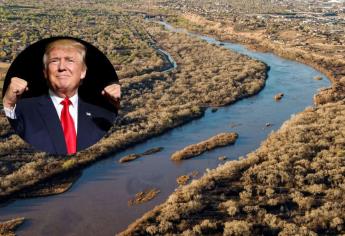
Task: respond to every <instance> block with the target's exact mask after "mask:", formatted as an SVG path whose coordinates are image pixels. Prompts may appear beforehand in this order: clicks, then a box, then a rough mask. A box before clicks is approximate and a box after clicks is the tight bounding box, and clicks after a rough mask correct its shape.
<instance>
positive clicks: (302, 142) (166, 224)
mask: <svg viewBox="0 0 345 236" xmlns="http://www.w3.org/2000/svg"><path fill="white" fill-rule="evenodd" d="M344 117H345V102H344V101H340V102H337V103H329V104H325V105H320V106H318V107H316V108H307V109H306V110H305V111H303V112H301V113H299V114H298V115H296V116H294V117H293V118H291V119H290V120H289V121H287V122H286V123H284V125H283V126H282V127H281V128H280V129H279V130H278V131H277V132H275V133H273V134H271V135H270V136H269V137H268V138H267V140H266V141H265V142H263V143H262V145H261V146H260V147H259V148H258V149H257V150H256V151H254V152H252V153H250V154H248V155H247V156H246V157H245V158H240V160H238V161H229V162H227V163H226V164H224V165H222V166H220V167H218V168H217V169H214V170H211V171H209V173H206V174H205V175H204V176H203V177H201V178H200V179H198V180H194V181H193V182H192V183H191V184H189V185H187V186H185V187H182V188H180V189H178V190H177V191H176V192H174V193H173V194H171V195H170V197H169V198H168V200H167V201H166V202H165V203H163V204H162V205H160V206H157V207H156V208H155V209H153V210H152V211H150V212H148V213H146V214H145V215H144V216H143V217H142V218H140V219H139V220H137V221H136V222H134V223H133V224H132V225H130V226H129V227H128V229H127V230H126V231H124V232H123V233H121V234H120V235H155V234H160V235H165V234H179V235H206V234H222V233H223V234H226V235H233V234H234V233H235V232H237V234H249V235H267V234H278V233H280V234H283V235H297V234H299V235H318V234H325V235H330V234H343V233H344V232H345V228H344V227H343V225H344V224H343V223H344V219H345V214H344V212H345V203H344V202H345V201H344V200H345V199H344V196H345V192H344V188H343V186H344V183H345V177H344V176H345V172H344V171H345V168H344V163H345V162H344V160H345V159H344V158H345V154H344V151H343V150H344V148H345V142H344V140H345V129H344V127H343V125H342V124H343V122H345V118H344Z"/></svg>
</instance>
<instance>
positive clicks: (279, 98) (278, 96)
mask: <svg viewBox="0 0 345 236" xmlns="http://www.w3.org/2000/svg"><path fill="white" fill-rule="evenodd" d="M283 97H284V93H278V94H276V95H275V96H274V99H275V100H276V101H279V100H281V99H282V98H283Z"/></svg>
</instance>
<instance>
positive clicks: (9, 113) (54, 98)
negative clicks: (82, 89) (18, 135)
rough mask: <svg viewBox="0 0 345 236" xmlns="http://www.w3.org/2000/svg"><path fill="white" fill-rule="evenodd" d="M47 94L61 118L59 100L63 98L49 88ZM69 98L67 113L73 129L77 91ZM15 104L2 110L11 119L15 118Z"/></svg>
mask: <svg viewBox="0 0 345 236" xmlns="http://www.w3.org/2000/svg"><path fill="white" fill-rule="evenodd" d="M49 96H50V98H51V99H52V102H53V104H54V107H55V110H56V112H57V114H58V116H59V119H60V118H61V111H62V108H63V105H62V104H61V102H62V101H63V100H64V98H60V97H59V96H57V95H56V94H55V93H54V92H53V91H52V90H50V89H49ZM69 100H70V101H71V103H72V104H71V105H70V106H69V113H70V114H71V116H72V118H73V122H74V127H75V131H76V132H77V130H78V93H76V94H75V95H74V96H72V97H70V98H69ZM15 109H16V106H14V108H12V109H11V108H8V107H4V111H5V114H6V116H7V117H9V118H11V119H16V118H17V117H16V113H15ZM60 120H61V119H60Z"/></svg>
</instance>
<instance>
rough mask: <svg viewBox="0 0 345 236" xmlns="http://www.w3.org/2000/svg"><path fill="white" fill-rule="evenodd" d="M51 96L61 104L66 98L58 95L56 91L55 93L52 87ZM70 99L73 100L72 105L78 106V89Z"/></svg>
mask: <svg viewBox="0 0 345 236" xmlns="http://www.w3.org/2000/svg"><path fill="white" fill-rule="evenodd" d="M49 96H50V97H51V98H52V100H54V101H55V103H56V104H61V102H62V101H63V100H64V98H61V97H59V96H58V95H56V93H54V92H53V91H52V90H51V89H49ZM69 100H70V101H71V103H72V106H73V107H76V106H77V104H78V91H77V92H76V93H75V94H74V95H73V96H72V97H70V98H69Z"/></svg>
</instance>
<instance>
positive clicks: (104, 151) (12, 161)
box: [0, 2, 267, 200]
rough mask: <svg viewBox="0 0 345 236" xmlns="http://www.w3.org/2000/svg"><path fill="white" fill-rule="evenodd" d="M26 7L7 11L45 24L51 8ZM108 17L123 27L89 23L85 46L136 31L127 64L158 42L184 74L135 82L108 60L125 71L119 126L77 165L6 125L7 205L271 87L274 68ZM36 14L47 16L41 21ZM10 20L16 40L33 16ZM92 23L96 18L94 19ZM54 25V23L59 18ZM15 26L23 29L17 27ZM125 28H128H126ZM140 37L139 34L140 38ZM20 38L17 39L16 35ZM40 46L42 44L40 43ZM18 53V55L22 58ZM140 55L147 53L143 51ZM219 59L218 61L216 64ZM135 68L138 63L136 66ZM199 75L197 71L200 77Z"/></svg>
mask: <svg viewBox="0 0 345 236" xmlns="http://www.w3.org/2000/svg"><path fill="white" fill-rule="evenodd" d="M18 4H19V3H18ZM20 4H23V5H20ZM20 4H19V5H15V6H13V5H10V4H9V5H4V6H2V9H3V11H5V12H7V11H9V12H11V11H15V10H17V9H18V8H23V7H24V8H27V9H33V10H32V11H33V12H31V11H27V12H25V14H29V16H30V14H34V15H35V16H36V15H39V16H42V17H43V18H44V17H45V16H46V14H48V13H46V12H48V10H47V9H48V8H45V7H44V6H39V5H38V6H36V5H35V6H32V7H29V6H30V3H25V4H24V3H20ZM51 4H55V3H54V2H53V3H51ZM28 5H29V6H28ZM46 7H47V6H46ZM73 7H80V9H79V11H78V12H79V13H78V14H77V15H75V16H74V17H76V19H78V17H81V16H79V14H82V13H80V12H86V13H88V12H89V11H88V8H86V6H83V4H81V5H78V4H77V5H76V6H73ZM95 7H97V5H95ZM85 8H86V9H85ZM101 10H102V14H101V16H102V15H105V16H106V17H108V18H111V19H113V16H114V14H115V15H117V14H119V15H120V16H119V17H117V18H119V19H121V20H119V19H118V21H116V22H117V24H119V27H116V25H114V24H113V23H111V24H110V23H109V25H107V27H106V26H104V25H103V24H95V23H90V22H88V23H87V24H85V27H84V29H83V30H84V31H85V32H84V33H83V34H84V35H85V36H84V37H85V40H89V42H91V43H94V44H95V45H97V46H99V43H100V42H98V41H95V40H94V39H92V38H88V36H87V35H90V36H89V37H93V36H94V35H95V33H94V31H95V30H102V29H103V30H109V31H112V30H111V29H109V27H114V28H116V30H117V31H112V32H118V34H119V35H121V37H123V35H124V34H125V32H127V31H128V30H129V28H130V29H131V32H132V34H130V36H128V37H134V39H133V40H130V42H129V43H130V44H131V45H132V46H131V47H132V48H133V49H131V50H129V51H130V53H128V54H125V55H122V58H124V59H123V60H124V61H126V60H129V61H131V60H130V59H129V58H130V57H132V54H131V53H135V52H133V51H136V50H137V48H138V47H139V46H140V45H150V44H152V42H154V43H155V46H157V47H160V48H162V49H164V50H165V51H168V52H169V53H170V54H171V56H172V57H173V58H174V60H175V61H176V63H177V65H178V67H177V68H176V69H174V70H173V71H171V72H169V73H164V72H159V70H158V71H151V72H150V70H147V68H148V67H149V66H146V67H145V66H143V65H141V66H143V67H144V68H143V69H140V67H135V68H136V69H137V71H136V72H135V73H136V74H135V75H134V76H132V72H130V73H129V72H128V71H132V70H128V68H131V67H133V64H132V63H133V61H131V62H128V64H127V63H123V64H122V63H121V62H119V61H116V60H115V59H114V58H116V57H115V56H120V55H118V54H117V51H114V53H115V54H114V55H115V56H114V57H113V56H111V55H109V58H110V59H111V61H112V63H114V67H115V68H119V66H121V68H122V69H120V70H119V77H120V83H121V84H122V94H123V99H122V101H121V107H122V109H121V110H120V114H119V119H118V122H117V124H116V125H115V126H114V127H113V129H112V130H111V132H109V134H108V135H107V137H105V138H104V139H103V140H101V142H99V143H98V144H97V145H94V146H93V147H91V148H89V149H87V150H85V151H82V152H80V153H78V154H77V155H76V158H66V157H63V156H50V155H48V154H46V153H43V152H37V151H35V150H33V149H32V148H31V147H29V146H28V145H27V144H25V142H23V141H22V140H21V139H20V138H19V137H18V136H17V135H15V134H14V133H13V132H12V131H11V129H10V126H9V124H8V122H7V120H6V118H5V117H1V123H0V125H1V127H2V129H1V142H0V155H1V158H0V162H1V170H0V171H1V172H0V189H1V192H0V195H1V199H2V200H5V199H7V198H8V197H13V196H15V195H16V194H20V192H21V191H22V190H23V189H24V190H23V191H27V189H26V188H27V187H29V188H30V187H32V186H34V185H35V184H38V183H39V182H41V181H44V180H46V179H48V178H50V177H52V176H54V175H57V174H61V173H65V172H66V173H70V172H71V171H72V170H73V169H76V168H80V167H83V166H85V165H87V164H89V163H92V162H93V161H95V160H97V159H100V158H104V157H106V156H108V155H111V153H114V152H116V151H117V150H121V149H123V148H125V147H128V146H130V145H131V144H133V143H137V142H140V141H143V140H145V139H147V138H149V137H152V136H155V135H158V134H161V133H162V132H164V131H165V130H168V129H171V128H173V127H176V126H178V125H181V124H183V123H186V122H188V121H189V120H191V119H193V118H196V117H200V116H202V115H203V111H204V109H205V107H207V106H222V105H226V104H230V103H233V102H235V101H236V100H238V99H241V98H244V97H246V96H249V95H252V94H255V93H257V92H259V91H260V89H261V88H262V87H263V86H264V83H265V79H266V70H267V68H266V66H265V64H263V63H261V62H258V61H255V60H252V59H250V58H248V57H246V56H242V55H239V54H236V53H232V52H230V51H228V50H225V49H222V48H220V47H217V46H215V45H209V44H207V43H205V42H202V41H200V40H197V39H192V38H190V37H188V36H187V35H185V34H175V33H170V32H168V31H165V30H163V29H162V27H160V26H159V25H158V24H155V23H149V22H146V21H145V20H144V17H143V16H142V15H139V16H138V15H137V14H132V13H130V12H129V13H126V12H124V13H119V12H115V13H114V11H115V10H116V9H115V8H114V9H113V8H111V9H110V10H109V11H105V10H104V9H103V8H102V9H100V11H101ZM37 11H38V12H41V13H39V14H38V13H37ZM70 11H71V9H69V8H67V9H66V12H70ZM73 11H76V9H75V8H73ZM30 12H31V13H30ZM42 12H43V13H42ZM76 12H77V11H76ZM86 13H85V14H86ZM49 14H52V15H54V11H49ZM56 14H62V12H61V11H59V12H58V13H56ZM66 14H67V13H66ZM93 14H95V17H96V16H97V17H98V14H99V12H97V11H93ZM6 16H8V17H7V18H6V20H7V21H6V22H7V24H8V25H6V26H5V28H6V29H8V31H9V32H12V31H22V30H23V29H24V28H23V27H24V26H23V25H24V23H25V21H24V19H28V16H20V15H19V16H18V17H16V19H15V20H14V19H12V17H10V14H9V13H8V14H7V15H6ZM88 16H89V17H91V16H90V15H89V14H88ZM51 18H53V19H55V18H56V17H51ZM33 19H36V18H33ZM49 19H50V18H49ZM75 21H77V20H75ZM37 22H41V21H37ZM37 22H35V21H34V22H33V23H32V24H33V25H36V23H37ZM48 22H49V21H48ZM72 22H73V21H72ZM13 24H15V25H16V26H17V27H13ZM22 24H23V25H22ZM121 25H122V26H123V28H121V27H120V26H121ZM128 25H129V26H130V27H128ZM50 27H51V28H52V29H54V22H52V25H51V26H50V25H49V24H48V25H47V26H46V28H50ZM76 27H78V24H69V28H68V29H67V30H70V31H68V32H71V33H70V34H71V35H73V33H72V32H73V31H74V30H76ZM135 27H136V28H138V29H140V30H141V33H138V32H136V30H135ZM38 28H39V27H38ZM64 30H66V29H64ZM89 31H90V32H89ZM134 31H135V32H136V34H134V33H133V32H134ZM33 32H36V31H33ZM57 33H60V34H62V33H64V32H59V31H56V32H55V31H53V32H51V34H52V35H55V34H57ZM28 34H30V33H28ZM141 34H145V35H141ZM11 35H12V34H11ZM13 35H18V34H17V33H13ZM49 35H50V34H48V36H49ZM106 35H107V33H104V32H103V31H101V33H100V37H101V38H104V37H106ZM13 37H14V36H13ZM39 37H40V36H38V38H39ZM29 38H30V37H29ZM10 39H11V40H9V41H10V42H15V43H19V42H22V41H21V40H19V39H16V38H15V37H14V38H10ZM33 39H34V40H36V38H35V37H33ZM100 40H101V39H100ZM127 40H128V39H127ZM103 43H104V45H103V46H99V47H100V48H103V47H107V46H109V44H108V43H107V42H106V41H103ZM137 44H139V45H137ZM13 47H14V46H13ZM14 48H20V47H14ZM103 49H104V51H105V53H106V54H107V53H110V51H109V50H106V49H105V48H103ZM112 49H113V48H112ZM139 49H140V48H139ZM147 50H152V51H148V52H147V53H144V54H145V55H146V58H145V60H146V61H147V62H150V63H151V61H152V60H151V59H153V58H154V57H157V58H158V59H159V60H160V61H162V63H161V67H164V58H161V57H160V56H159V55H157V53H156V51H155V49H152V48H151V47H148V49H147ZM19 51H20V50H17V51H14V52H11V53H12V54H14V55H15V54H16V53H18V52H19ZM139 51H140V53H143V52H142V51H141V50H139ZM212 53H215V54H216V55H217V56H212ZM138 57H139V55H138ZM133 60H137V58H134V59H133ZM153 60H154V61H156V60H155V59H153ZM4 61H8V59H7V56H5V57H4ZM153 67H154V66H153ZM195 68H198V70H196V69H195ZM121 71H123V73H122V72H121ZM143 71H144V72H143ZM200 94H202V96H200Z"/></svg>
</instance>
